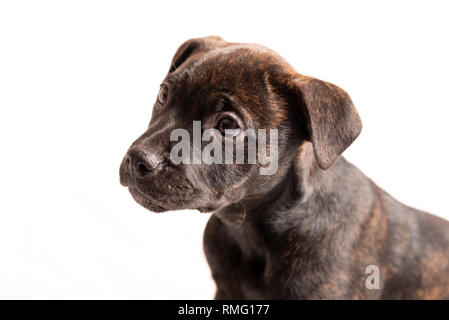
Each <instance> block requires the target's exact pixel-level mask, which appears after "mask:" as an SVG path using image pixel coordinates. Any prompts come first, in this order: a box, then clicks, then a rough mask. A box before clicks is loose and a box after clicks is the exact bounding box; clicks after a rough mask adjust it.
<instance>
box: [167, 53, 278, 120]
mask: <svg viewBox="0 0 449 320" xmlns="http://www.w3.org/2000/svg"><path fill="white" fill-rule="evenodd" d="M282 63H283V62H282V61H279V59H278V57H277V56H276V55H274V54H273V53H272V52H271V51H268V50H267V49H265V48H262V49H260V48H259V47H253V46H251V45H250V46H242V45H239V46H231V47H227V48H221V49H217V50H212V51H209V52H207V53H204V54H201V55H197V56H194V57H192V58H191V59H189V61H187V62H186V63H184V64H183V65H182V66H181V67H180V68H178V69H177V70H175V71H174V72H172V73H171V74H169V75H168V76H167V78H166V80H167V81H168V82H171V83H172V84H173V86H174V87H175V88H176V91H178V93H180V94H181V96H182V97H183V99H185V98H186V97H187V98H188V100H190V101H192V102H193V101H195V102H199V101H201V102H202V103H203V104H204V105H207V104H210V105H212V107H213V106H215V105H216V103H217V102H218V101H220V100H221V99H222V97H223V96H227V97H229V98H232V99H235V100H234V101H235V102H236V104H240V107H243V108H244V109H245V110H244V111H246V112H248V113H249V114H251V115H252V116H253V117H254V118H256V119H260V120H261V121H263V120H264V119H265V118H268V117H269V116H270V114H271V115H272V111H273V110H269V109H270V108H271V107H273V106H272V104H273V103H274V102H273V99H274V97H273V96H272V95H273V94H272V92H270V90H269V89H270V88H269V86H270V84H269V83H268V74H269V73H270V70H271V68H276V67H279V66H280V65H281V64H282ZM278 107H281V106H278ZM276 112H279V110H277V111H276Z"/></svg>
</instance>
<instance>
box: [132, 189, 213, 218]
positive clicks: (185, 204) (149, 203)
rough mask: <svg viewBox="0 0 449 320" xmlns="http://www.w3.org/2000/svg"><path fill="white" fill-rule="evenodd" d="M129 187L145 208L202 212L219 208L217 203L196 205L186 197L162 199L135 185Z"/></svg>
mask: <svg viewBox="0 0 449 320" xmlns="http://www.w3.org/2000/svg"><path fill="white" fill-rule="evenodd" d="M128 189H129V193H131V196H132V197H133V199H134V200H135V201H136V202H137V203H138V204H140V205H141V206H142V207H144V208H145V209H147V210H149V211H152V212H156V213H160V212H165V211H175V210H198V211H199V212H201V213H208V212H213V211H215V210H216V209H217V207H216V206H215V205H201V206H195V205H194V203H193V202H192V201H187V200H185V199H184V200H178V201H174V199H169V197H167V199H166V200H165V201H162V200H160V199H155V197H152V196H151V195H148V194H146V193H143V192H141V191H139V190H138V189H137V188H135V187H129V188H128Z"/></svg>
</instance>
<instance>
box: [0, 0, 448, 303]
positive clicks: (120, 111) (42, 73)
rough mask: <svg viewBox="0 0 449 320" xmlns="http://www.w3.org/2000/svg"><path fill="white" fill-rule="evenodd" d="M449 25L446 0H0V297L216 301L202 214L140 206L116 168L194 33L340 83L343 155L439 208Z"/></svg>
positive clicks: (444, 207) (410, 200)
mask: <svg viewBox="0 0 449 320" xmlns="http://www.w3.org/2000/svg"><path fill="white" fill-rule="evenodd" d="M312 3H313V4H312ZM446 3H447V2H446ZM448 21H449V20H448V7H447V6H446V5H445V2H444V1H441V2H434V1H422V2H421V3H416V2H413V1H404V2H399V1H394V2H393V1H387V2H380V1H375V2H374V1H373V2H371V4H368V3H367V2H362V1H353V2H346V1H329V2H322V1H313V2H312V1H310V2H308V3H302V2H299V1H291V2H283V1H278V0H277V1H271V2H262V1H254V2H251V1H229V0H227V1H220V2H213V1H203V2H196V1H180V2H176V3H173V2H169V1H146V2H139V1H121V2H118V1H53V2H50V1H39V2H38V1H29V2H24V1H2V2H1V3H0V110H1V111H0V112H1V114H0V139H1V151H0V152H1V160H0V161H1V163H0V188H1V190H0V197H1V199H0V298H44V299H46V298H62V299H66V298H87V299H90V298H136V299H140V298H155V299H165V298H186V299H187V298H192V299H193V298H206V299H208V298H211V297H212V296H213V293H214V284H213V282H212V280H211V277H210V272H209V268H208V266H207V263H206V261H205V258H204V256H203V252H202V232H203V229H204V226H205V223H206V221H207V219H208V215H206V214H200V213H198V212H187V211H184V212H175V213H174V212H169V213H165V214H159V215H158V214H153V213H150V212H148V211H146V210H144V209H143V208H141V207H139V206H138V205H137V204H136V203H135V202H134V201H133V200H132V198H131V196H130V195H129V194H128V192H127V190H126V189H125V188H123V187H121V186H120V184H119V178H118V169H119V165H120V162H121V160H122V157H123V155H124V154H125V151H126V150H127V148H128V146H129V144H130V143H131V142H132V141H133V140H134V139H135V138H137V136H138V135H140V133H142V132H143V131H144V130H145V128H146V126H147V124H148V122H149V118H150V115H151V108H152V105H153V102H154V101H155V98H156V94H157V92H158V86H159V84H160V81H161V80H162V79H163V77H164V76H165V73H166V72H167V70H168V67H169V63H170V60H171V58H172V56H173V54H174V52H175V50H176V49H177V47H178V46H179V45H180V44H181V43H182V42H183V41H185V40H187V39H189V38H192V37H198V36H205V35H213V34H216V35H220V36H222V37H223V38H225V39H226V40H229V41H241V42H256V43H262V44H265V45H267V46H269V47H271V48H273V49H274V50H276V51H278V52H279V53H281V55H283V56H284V57H285V58H287V60H289V61H290V62H291V63H292V64H293V65H294V66H295V67H296V68H297V69H298V71H300V72H301V73H303V74H307V75H312V76H315V77H318V78H321V79H323V80H327V81H330V82H333V83H335V84H337V85H339V86H340V87H342V88H344V89H345V90H347V91H348V92H349V93H350V95H351V96H352V99H353V101H354V104H355V105H356V107H357V108H358V110H359V112H360V115H361V117H362V119H363V122H364V129H363V132H362V135H361V136H360V138H359V139H358V140H357V141H356V142H355V143H354V144H353V145H352V146H351V148H350V149H349V150H348V151H347V152H346V153H345V156H346V157H347V158H348V159H349V160H350V161H352V162H353V163H355V164H356V165H357V166H358V167H359V168H361V169H362V170H363V171H364V172H365V173H366V174H367V175H368V176H370V177H371V178H373V180H374V181H375V182H377V183H378V184H379V185H380V186H381V187H383V188H384V189H386V190H387V191H388V192H390V193H391V194H392V195H393V196H395V197H396V198H398V199H399V200H401V201H403V202H405V203H407V204H409V205H411V206H414V207H417V208H420V209H425V210H427V211H430V212H433V213H435V214H438V215H440V216H443V217H446V218H449V202H448V196H447V181H449V169H448V162H449V152H448V150H447V145H448V142H447V138H448V133H449V127H448V116H449V103H448V78H447V77H448V74H449V62H448V57H449V41H448V38H449V37H448V31H449V22H448Z"/></svg>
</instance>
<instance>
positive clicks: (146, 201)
mask: <svg viewBox="0 0 449 320" xmlns="http://www.w3.org/2000/svg"><path fill="white" fill-rule="evenodd" d="M128 189H129V193H131V196H132V197H133V199H134V200H135V201H136V202H137V203H138V204H140V205H141V206H142V207H144V208H145V209H148V210H150V211H153V212H164V211H167V210H168V209H167V208H165V207H164V206H162V204H161V203H160V201H158V200H156V199H155V198H153V197H150V196H149V195H146V194H144V193H143V192H141V191H139V190H138V189H137V188H135V187H131V186H130V187H129V188H128Z"/></svg>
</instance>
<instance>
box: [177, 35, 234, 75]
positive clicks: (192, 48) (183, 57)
mask: <svg viewBox="0 0 449 320" xmlns="http://www.w3.org/2000/svg"><path fill="white" fill-rule="evenodd" d="M225 44H226V42H225V41H224V40H223V39H222V38H220V37H218V36H209V37H204V38H194V39H190V40H187V41H186V42H184V43H183V44H182V45H181V46H180V47H179V48H178V50H177V51H176V53H175V55H174V57H173V59H172V62H171V65H170V70H169V71H168V72H169V73H170V72H174V71H175V70H176V69H178V68H179V67H180V66H181V65H182V64H183V63H184V62H186V61H187V60H188V59H189V58H190V57H192V56H194V55H197V54H200V53H205V52H207V51H209V50H211V49H213V48H218V47H223V46H224V45H225Z"/></svg>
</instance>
